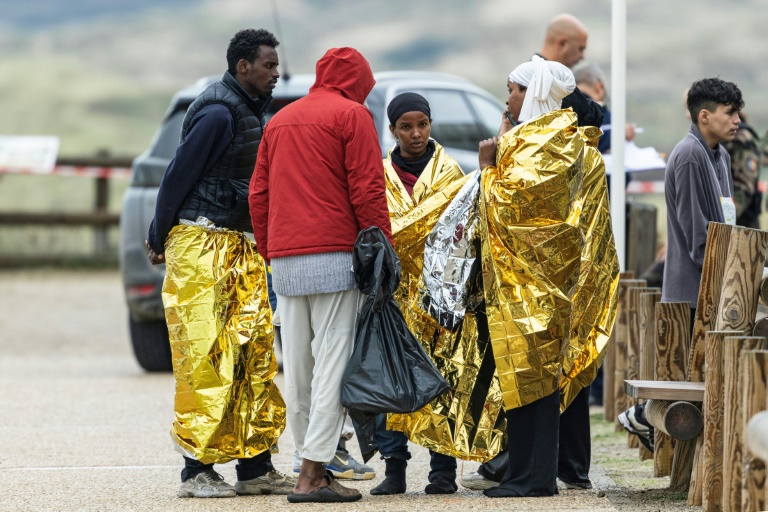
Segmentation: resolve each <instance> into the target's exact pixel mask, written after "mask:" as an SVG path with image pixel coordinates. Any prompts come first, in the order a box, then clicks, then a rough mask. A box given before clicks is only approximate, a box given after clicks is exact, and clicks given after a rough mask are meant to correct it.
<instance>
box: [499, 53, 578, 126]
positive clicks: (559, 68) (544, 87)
mask: <svg viewBox="0 0 768 512" xmlns="http://www.w3.org/2000/svg"><path fill="white" fill-rule="evenodd" d="M509 81H510V82H513V83H516V84H519V85H522V86H523V87H527V88H528V90H527V91H525V99H523V106H522V108H521V109H520V115H519V116H518V119H517V120H518V121H519V122H521V123H523V122H525V121H528V120H529V119H533V118H534V117H536V116H539V115H541V114H544V113H545V112H549V111H551V110H557V109H559V108H560V104H561V103H562V101H563V98H565V97H566V96H568V95H569V94H571V93H572V92H573V90H574V89H575V88H576V81H575V80H574V79H573V73H572V72H571V70H570V69H568V68H567V67H565V66H563V65H562V64H560V63H559V62H553V61H549V60H544V59H542V58H541V57H539V56H538V55H534V56H533V59H531V60H530V61H528V62H525V63H523V64H520V65H519V66H517V67H516V68H515V70H514V71H512V72H511V73H510V74H509Z"/></svg>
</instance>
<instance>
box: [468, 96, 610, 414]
mask: <svg viewBox="0 0 768 512" xmlns="http://www.w3.org/2000/svg"><path fill="white" fill-rule="evenodd" d="M601 168H603V166H602V159H601V158H600V156H599V154H597V152H596V150H595V151H592V150H591V149H590V148H589V146H587V143H586V138H585V136H584V135H583V134H582V133H581V132H580V131H579V130H578V128H577V127H576V115H575V114H574V113H573V112H572V111H570V110H556V111H552V112H549V113H547V114H544V115H542V116H539V117H537V118H535V119H533V120H531V121H529V122H526V123H523V124H521V125H518V126H516V127H515V128H513V129H512V130H511V131H510V132H508V133H507V134H505V135H504V136H503V137H502V138H501V139H500V140H499V144H498V148H497V166H496V167H493V168H488V169H485V170H484V173H483V176H482V182H481V189H482V191H481V195H482V198H481V199H482V202H481V222H482V227H481V230H480V232H481V233H480V237H481V238H482V242H483V250H482V258H483V277H484V282H485V299H486V308H487V314H488V326H489V331H490V337H491V342H492V344H493V351H494V357H495V360H496V371H497V373H498V376H499V380H500V384H501V390H502V394H503V399H504V406H505V408H506V409H513V408H516V407H521V406H524V405H527V404H530V403H532V402H534V401H536V400H538V399H540V398H543V397H545V396H549V395H550V394H552V393H553V392H554V391H556V390H557V389H558V388H561V387H563V389H564V391H565V393H566V397H565V400H564V401H563V404H567V403H569V401H570V399H572V398H573V396H574V390H575V391H576V392H578V390H580V389H581V387H578V386H579V385H581V384H582V381H581V380H580V379H578V376H579V375H580V374H581V373H582V372H583V371H584V370H586V369H588V368H593V367H594V368H596V364H597V363H596V360H597V359H598V358H599V352H600V351H599V349H600V348H603V349H604V347H605V339H604V338H603V336H604V335H605V333H608V332H610V329H611V328H612V324H613V319H614V318H615V306H616V304H615V285H616V278H617V277H618V267H617V264H616V258H615V249H614V248H613V239H612V234H611V231H610V217H609V215H608V211H607V201H604V200H603V194H604V193H606V187H605V179H604V178H603V177H599V176H598V170H599V169H601ZM585 169H586V170H587V171H588V172H587V173H586V175H587V180H592V182H589V181H587V187H586V188H585V187H584V183H583V181H582V180H583V179H584V176H585V173H584V170H585ZM590 183H592V185H591V188H590ZM593 199H597V204H589V205H585V201H590V200H593ZM601 201H602V202H601ZM585 210H586V214H585V215H584V218H582V214H583V213H584V211H585ZM587 236H594V237H596V239H595V240H589V241H587V243H585V239H586V237H587ZM589 251H594V252H591V253H588V252H589ZM600 251H602V253H600ZM595 267H597V268H595ZM604 310H607V311H604ZM594 333H597V334H594ZM570 358H574V360H573V361H571V360H570ZM566 369H567V375H568V378H566V379H563V372H564V370H566ZM589 372H591V370H589V371H588V373H589ZM584 377H585V380H586V377H587V374H585V375H584ZM590 381H591V380H590ZM582 387H583V386H582Z"/></svg>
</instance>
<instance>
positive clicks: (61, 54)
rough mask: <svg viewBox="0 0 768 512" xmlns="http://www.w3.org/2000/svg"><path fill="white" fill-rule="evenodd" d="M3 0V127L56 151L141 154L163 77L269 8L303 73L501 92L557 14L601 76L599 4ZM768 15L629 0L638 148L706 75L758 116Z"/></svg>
mask: <svg viewBox="0 0 768 512" xmlns="http://www.w3.org/2000/svg"><path fill="white" fill-rule="evenodd" d="M5 4H11V5H10V8H9V11H10V12H14V13H17V14H16V15H15V17H14V16H9V17H5V18H4V19H3V20H2V21H0V23H2V24H4V25H0V51H1V52H2V55H3V58H2V59H0V111H2V112H3V119H4V121H5V122H4V123H3V130H2V132H3V133H4V134H9V135H14V134H53V135H58V136H59V137H61V142H62V144H61V153H62V154H65V155H76V154H88V153H93V152H94V151H96V150H97V149H99V148H107V149H109V150H111V151H112V152H113V153H116V154H128V155H133V154H136V153H138V152H140V151H141V150H142V149H143V148H144V147H146V145H147V143H148V142H149V140H150V138H151V136H152V133H153V131H154V129H155V127H156V126H157V123H158V122H159V120H160V118H161V116H162V113H163V111H164V109H165V106H166V104H167V102H168V100H169V98H170V96H171V94H172V93H173V92H174V91H175V90H176V89H178V88H180V87H182V86H184V85H187V84H188V83H190V82H192V81H194V80H195V79H197V78H198V77H199V76H202V75H208V74H218V73H221V72H222V71H223V70H224V67H225V60H224V53H225V50H226V45H227V43H228V40H229V38H230V37H231V35H232V34H233V33H234V32H235V31H236V30H238V29H240V28H245V27H265V28H268V29H272V30H274V28H275V25H274V18H273V13H272V10H271V6H272V5H273V4H277V5H279V9H280V12H279V15H280V21H281V25H282V35H281V41H282V45H281V47H280V48H279V50H280V53H281V59H282V61H283V70H284V71H285V67H286V64H287V68H288V70H289V71H290V72H295V73H303V72H311V71H312V70H313V68H314V62H315V61H316V60H317V59H318V58H319V57H320V56H321V55H322V54H323V53H324V51H325V50H326V49H328V48H330V47H333V46H343V45H349V46H355V47H357V48H358V49H360V50H361V51H362V52H363V54H364V55H366V56H367V57H368V58H369V60H370V62H371V64H372V67H373V69H374V70H375V71H379V70H389V69H431V70H437V71H443V72H449V73H454V74H458V75H462V76H465V77H467V78H469V79H471V80H473V81H474V82H476V83H478V84H480V85H482V86H483V87H485V88H486V89H488V90H489V91H491V92H492V93H493V94H495V95H497V96H498V97H500V98H504V97H505V80H506V76H507V74H508V73H509V71H510V70H511V69H512V68H514V67H515V66H516V65H517V64H519V63H520V62H522V61H523V60H525V59H527V58H529V57H530V55H531V54H532V53H533V52H535V51H538V50H539V49H540V46H541V41H542V38H543V33H544V27H545V25H546V22H547V21H548V20H549V19H550V18H551V17H552V16H553V15H555V14H557V13H559V12H563V11H565V10H568V11H570V12H572V13H573V14H575V15H577V16H579V17H580V18H581V19H582V20H583V21H584V22H585V23H586V25H587V26H588V28H589V29H590V40H589V47H588V49H587V60H588V61H593V62H596V63H598V64H600V65H601V66H602V67H603V68H604V69H605V70H606V72H607V73H608V74H609V76H610V66H609V65H610V19H611V14H610V5H611V4H610V1H608V0H596V1H587V0H573V1H569V2H566V1H564V0H557V1H554V0H553V1H550V2H533V3H522V2H517V1H514V2H513V1H509V0H478V1H466V0H464V1H459V0H450V1H438V0H425V1H422V2H418V3H416V4H414V3H412V2H404V1H402V0H390V1H389V2H376V1H370V0H364V1H357V2H350V1H348V0H347V1H342V0H335V1H334V0H328V1H319V0H276V1H275V2H271V1H267V0H251V1H245V0H216V1H210V2H181V1H178V0H164V1H161V2H158V1H153V2H150V1H146V0H120V1H118V2H113V3H112V4H111V5H112V7H111V8H105V7H104V5H105V3H104V2H96V1H95V0H79V1H78V0H69V1H68V2H66V5H67V8H66V9H63V8H60V6H61V5H64V4H63V3H60V2H53V1H52V0H51V1H48V2H42V5H43V6H46V7H47V9H44V11H45V13H47V14H46V15H45V16H38V17H37V18H36V17H35V13H34V12H32V11H31V10H30V8H29V7H28V4H29V2H20V1H17V0H10V1H8V0H6V2H5ZM40 4H41V3H39V2H38V3H36V5H37V6H38V7H40ZM24 6H27V7H24ZM22 7H24V9H26V10H24V9H22ZM19 9H22V10H21V11H20V10H19ZM56 9H59V11H57V10H56ZM20 12H21V13H22V14H24V13H26V14H24V15H22V14H18V13H20ZM37 12H38V13H39V12H42V11H37ZM766 15H768V4H766V3H765V2H764V1H763V0H729V1H722V0H678V1H676V2H666V1H662V0H646V1H643V2H640V1H636V2H632V1H630V2H628V29H627V38H628V89H629V90H628V102H627V103H628V114H629V115H628V118H629V120H630V121H633V122H635V123H636V124H637V125H638V126H641V127H643V128H644V129H645V133H643V134H642V135H641V136H639V138H638V140H637V142H638V144H639V145H641V146H644V145H654V146H656V147H657V148H659V149H660V150H662V151H669V150H671V148H672V146H673V145H674V144H675V142H676V141H677V140H679V138H680V137H681V136H682V134H683V133H684V131H685V129H686V121H685V119H684V117H683V109H682V102H681V93H682V91H683V89H684V87H685V86H686V85H688V84H689V83H690V82H691V81H693V80H695V79H698V78H701V77H704V76H720V77H721V78H724V79H728V80H732V81H735V82H736V83H738V84H739V85H740V86H741V88H742V90H743V91H744V93H745V97H746V101H747V111H748V112H749V114H750V120H751V121H752V122H753V124H754V125H755V126H756V128H757V129H758V131H760V132H761V133H762V132H764V131H765V129H766V128H768V102H766V101H765V99H764V98H765V95H764V93H763V91H764V90H765V86H766V80H768V77H767V76H766V72H765V71H764V63H765V62H767V61H768V58H766V57H768V45H766V44H764V41H765V36H764V30H765V29H764V27H763V24H764V20H765V19H768V16H766ZM38 18H40V19H38Z"/></svg>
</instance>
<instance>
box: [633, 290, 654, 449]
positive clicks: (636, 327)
mask: <svg viewBox="0 0 768 512" xmlns="http://www.w3.org/2000/svg"><path fill="white" fill-rule="evenodd" d="M648 290H650V291H654V290H658V291H661V290H659V289H658V288H647V287H645V286H635V287H632V288H629V289H628V290H627V379H629V380H637V379H638V377H639V375H640V315H639V314H638V313H639V311H638V310H639V304H640V293H641V292H644V291H648ZM635 403H636V402H635V399H634V398H632V397H627V407H632V406H633V405H635ZM627 446H628V447H629V448H638V447H640V452H639V453H640V460H646V459H649V458H652V457H653V454H652V453H651V452H650V451H649V450H648V449H646V448H645V446H641V445H640V442H639V440H638V438H637V436H636V435H634V434H628V436H627Z"/></svg>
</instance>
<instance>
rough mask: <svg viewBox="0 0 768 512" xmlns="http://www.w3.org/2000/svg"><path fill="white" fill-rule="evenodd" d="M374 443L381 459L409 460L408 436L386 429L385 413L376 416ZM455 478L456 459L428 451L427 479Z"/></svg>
mask: <svg viewBox="0 0 768 512" xmlns="http://www.w3.org/2000/svg"><path fill="white" fill-rule="evenodd" d="M376 444H378V445H379V453H381V458H382V459H401V460H410V458H411V452H409V451H408V438H407V437H405V434H403V433H402V432H397V431H394V430H387V415H386V414H379V415H378V416H376ZM436 480H450V481H451V482H453V481H455V480H456V459H455V458H454V457H449V456H447V455H443V454H441V453H437V452H433V451H432V450H430V451H429V481H430V482H434V481H436Z"/></svg>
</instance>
